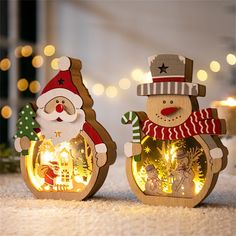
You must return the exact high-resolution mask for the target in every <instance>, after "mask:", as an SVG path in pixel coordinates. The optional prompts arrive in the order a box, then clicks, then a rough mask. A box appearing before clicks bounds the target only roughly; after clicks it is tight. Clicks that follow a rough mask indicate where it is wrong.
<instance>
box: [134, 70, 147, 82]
mask: <svg viewBox="0 0 236 236" xmlns="http://www.w3.org/2000/svg"><path fill="white" fill-rule="evenodd" d="M131 76H132V78H133V80H135V81H141V80H142V79H143V77H144V72H143V71H142V70H141V69H139V68H136V69H134V70H133V71H132V72H131Z"/></svg>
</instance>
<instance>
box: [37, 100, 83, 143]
mask: <svg viewBox="0 0 236 236" xmlns="http://www.w3.org/2000/svg"><path fill="white" fill-rule="evenodd" d="M36 121H37V122H38V123H39V124H40V129H41V133H42V134H43V135H44V136H45V138H46V139H51V140H52V142H53V144H54V145H56V144H58V143H61V142H64V141H66V142H68V141H70V139H72V138H74V137H76V136H77V135H78V134H79V132H80V131H81V130H82V129H83V124H84V123H85V114H84V111H83V110H82V109H79V108H75V106H74V105H73V103H72V102H71V101H70V100H69V99H67V98H65V97H63V96H57V97H55V98H53V99H51V100H50V101H49V102H48V103H47V104H46V105H45V106H44V107H42V108H38V110H37V117H36Z"/></svg>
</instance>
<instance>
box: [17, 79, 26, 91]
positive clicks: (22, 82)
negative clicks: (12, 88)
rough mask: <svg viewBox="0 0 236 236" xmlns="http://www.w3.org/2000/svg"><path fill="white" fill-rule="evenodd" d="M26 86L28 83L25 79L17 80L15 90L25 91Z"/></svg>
mask: <svg viewBox="0 0 236 236" xmlns="http://www.w3.org/2000/svg"><path fill="white" fill-rule="evenodd" d="M28 86H29V83H28V81H27V79H25V78H22V79H19V80H18V82H17V88H18V90H19V91H21V92H23V91H25V90H26V89H27V88H28Z"/></svg>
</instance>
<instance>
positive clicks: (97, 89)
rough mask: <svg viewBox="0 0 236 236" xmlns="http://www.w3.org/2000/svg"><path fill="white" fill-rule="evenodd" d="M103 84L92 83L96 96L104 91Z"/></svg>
mask: <svg viewBox="0 0 236 236" xmlns="http://www.w3.org/2000/svg"><path fill="white" fill-rule="evenodd" d="M104 90H105V88H104V86H103V85H102V84H94V85H93V87H92V91H93V93H94V94H95V95H96V96H101V95H102V94H103V93H104Z"/></svg>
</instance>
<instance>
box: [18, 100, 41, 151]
mask: <svg viewBox="0 0 236 236" xmlns="http://www.w3.org/2000/svg"><path fill="white" fill-rule="evenodd" d="M19 116H20V119H19V120H18V122H17V125H16V126H17V132H16V135H15V138H22V137H24V136H26V137H28V139H29V140H30V141H38V140H39V138H38V136H37V134H36V133H35V131H34V129H35V128H39V127H40V126H39V124H38V123H37V121H36V120H35V119H34V118H35V117H36V113H35V112H34V110H33V108H32V106H31V104H27V105H25V106H24V108H23V109H22V110H21V112H20V114H19ZM21 154H22V155H28V150H22V152H21Z"/></svg>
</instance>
